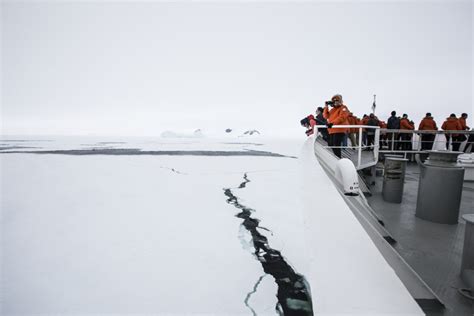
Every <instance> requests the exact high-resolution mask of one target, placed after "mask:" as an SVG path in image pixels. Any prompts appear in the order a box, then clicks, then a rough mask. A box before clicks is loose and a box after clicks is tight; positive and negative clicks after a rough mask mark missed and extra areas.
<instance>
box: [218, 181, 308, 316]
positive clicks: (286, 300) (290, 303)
mask: <svg viewBox="0 0 474 316" xmlns="http://www.w3.org/2000/svg"><path fill="white" fill-rule="evenodd" d="M249 182H250V180H249V179H248V177H247V174H246V173H245V175H244V181H243V182H242V183H241V184H240V185H239V188H240V189H242V188H245V186H246V185H247V183H249ZM224 194H225V196H227V203H229V204H231V205H233V206H234V207H236V208H238V209H239V210H240V212H239V213H238V214H236V215H235V216H236V217H238V218H241V219H243V222H242V224H241V225H242V226H243V227H244V228H245V229H246V230H247V231H248V232H249V233H250V235H251V236H252V241H251V243H253V247H254V255H255V257H256V258H257V260H258V261H259V262H260V263H261V265H262V267H263V270H264V271H265V273H266V274H270V275H271V276H273V278H274V279H275V283H276V284H277V286H278V292H277V298H278V304H277V308H276V311H277V312H278V311H280V310H281V311H283V314H285V315H313V310H312V302H311V294H310V291H309V285H308V284H307V282H306V280H305V278H304V276H302V275H300V274H298V273H297V272H296V271H295V270H294V269H293V268H292V267H291V266H290V265H289V264H288V263H287V262H286V260H285V258H284V257H283V256H282V254H281V252H280V251H278V250H275V249H273V248H271V247H270V245H269V243H268V239H267V237H265V236H264V235H262V234H261V233H260V232H259V231H258V229H257V228H260V229H262V227H260V226H259V224H260V220H259V219H257V218H252V217H251V215H252V213H253V212H255V210H254V209H252V208H250V207H247V206H245V205H243V204H241V203H239V199H238V197H237V196H235V195H234V194H233V193H232V190H231V189H230V188H225V189H224ZM264 230H267V229H265V228H264ZM252 311H253V310H252Z"/></svg>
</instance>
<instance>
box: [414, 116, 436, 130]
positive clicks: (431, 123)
mask: <svg viewBox="0 0 474 316" xmlns="http://www.w3.org/2000/svg"><path fill="white" fill-rule="evenodd" d="M418 129H419V130H420V131H437V130H438V126H436V122H435V120H433V118H432V117H431V116H425V117H424V118H423V119H422V120H421V122H420V126H418Z"/></svg>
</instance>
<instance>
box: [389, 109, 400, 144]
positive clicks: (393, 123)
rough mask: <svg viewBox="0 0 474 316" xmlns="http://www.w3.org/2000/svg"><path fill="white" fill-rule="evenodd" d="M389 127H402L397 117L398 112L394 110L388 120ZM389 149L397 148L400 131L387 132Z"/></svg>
mask: <svg viewBox="0 0 474 316" xmlns="http://www.w3.org/2000/svg"><path fill="white" fill-rule="evenodd" d="M387 129H388V130H390V129H400V119H399V118H398V117H397V112H395V111H392V113H391V116H390V117H389V118H388V120H387ZM387 138H388V143H389V147H388V148H389V149H390V150H396V149H397V148H398V142H397V141H396V140H397V139H398V133H393V132H392V133H387Z"/></svg>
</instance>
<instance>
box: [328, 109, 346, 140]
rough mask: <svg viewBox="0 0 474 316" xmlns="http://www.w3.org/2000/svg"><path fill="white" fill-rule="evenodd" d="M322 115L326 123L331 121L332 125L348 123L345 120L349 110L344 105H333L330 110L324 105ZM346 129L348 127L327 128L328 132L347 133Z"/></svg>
mask: <svg viewBox="0 0 474 316" xmlns="http://www.w3.org/2000/svg"><path fill="white" fill-rule="evenodd" d="M323 116H324V118H325V119H326V120H327V121H328V123H332V124H333V125H349V122H348V121H347V117H348V116H349V110H348V109H347V106H345V105H341V106H337V107H333V108H332V109H331V110H329V109H328V107H327V106H326V107H325V108H324V112H323ZM348 131H349V129H348V128H328V132H329V134H336V133H347V132H348Z"/></svg>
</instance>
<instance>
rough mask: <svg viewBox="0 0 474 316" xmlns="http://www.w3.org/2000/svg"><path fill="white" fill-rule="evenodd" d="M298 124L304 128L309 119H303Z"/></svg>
mask: <svg viewBox="0 0 474 316" xmlns="http://www.w3.org/2000/svg"><path fill="white" fill-rule="evenodd" d="M300 123H301V126H304V127H307V126H309V117H305V118H304V119H302V120H301V121H300Z"/></svg>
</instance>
